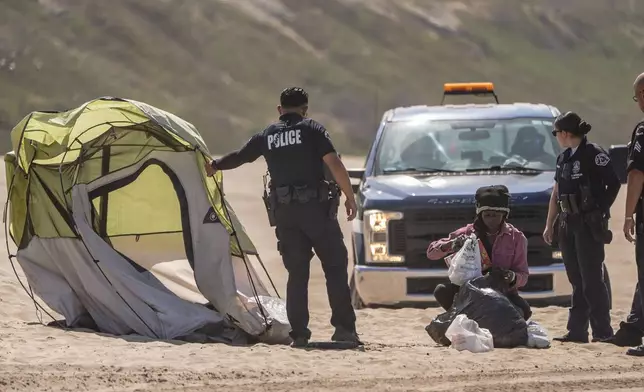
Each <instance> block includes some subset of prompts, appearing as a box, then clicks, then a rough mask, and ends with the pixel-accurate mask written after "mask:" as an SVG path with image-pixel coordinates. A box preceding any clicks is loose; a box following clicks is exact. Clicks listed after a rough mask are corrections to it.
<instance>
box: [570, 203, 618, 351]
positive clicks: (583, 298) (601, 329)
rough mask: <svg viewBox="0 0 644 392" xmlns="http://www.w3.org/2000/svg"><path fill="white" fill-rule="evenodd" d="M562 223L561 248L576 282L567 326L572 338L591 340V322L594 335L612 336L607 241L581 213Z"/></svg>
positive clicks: (571, 280)
mask: <svg viewBox="0 0 644 392" xmlns="http://www.w3.org/2000/svg"><path fill="white" fill-rule="evenodd" d="M560 224H561V225H562V226H560V227H559V248H560V249H561V255H562V258H563V262H564V265H565V267H566V274H567V275H568V281H569V282H570V284H571V285H572V306H571V307H570V310H569V314H568V325H567V329H568V332H569V334H570V337H571V338H575V339H587V337H588V325H589V324H590V327H591V328H592V334H593V338H597V339H605V338H609V337H611V336H613V328H612V327H611V325H610V301H609V294H608V288H607V287H606V284H605V282H604V242H603V241H600V240H599V239H596V238H595V237H594V236H593V234H592V232H591V230H590V227H589V226H588V224H587V223H586V222H584V219H583V216H582V215H581V214H576V215H567V216H565V217H562V219H561V221H560Z"/></svg>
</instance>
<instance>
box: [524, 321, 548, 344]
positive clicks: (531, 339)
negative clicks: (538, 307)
mask: <svg viewBox="0 0 644 392" xmlns="http://www.w3.org/2000/svg"><path fill="white" fill-rule="evenodd" d="M527 345H528V347H534V348H548V347H550V337H549V336H548V330H546V329H545V328H544V327H542V326H541V325H540V324H539V323H537V322H535V321H530V322H529V323H528V344H527Z"/></svg>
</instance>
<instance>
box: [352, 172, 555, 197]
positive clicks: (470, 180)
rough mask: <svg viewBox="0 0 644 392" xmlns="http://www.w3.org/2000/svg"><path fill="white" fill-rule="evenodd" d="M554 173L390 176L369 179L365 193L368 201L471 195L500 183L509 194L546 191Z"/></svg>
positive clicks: (552, 181)
mask: <svg viewBox="0 0 644 392" xmlns="http://www.w3.org/2000/svg"><path fill="white" fill-rule="evenodd" d="M553 177H554V172H551V171H547V172H543V173H539V174H536V175H535V174H523V175H522V174H507V173H498V174H479V173H468V174H451V173H447V174H437V175H427V174H418V175H414V174H390V175H381V176H377V177H370V178H368V179H367V180H366V182H365V184H364V185H365V189H364V194H365V196H366V197H368V198H371V199H405V198H409V197H412V198H413V197H429V196H457V195H466V196H474V194H475V193H476V190H477V189H478V188H480V187H482V186H487V185H498V184H503V185H505V186H507V187H508V189H509V190H510V193H511V194H514V195H516V194H520V193H536V192H545V191H548V190H550V189H551V188H552V187H553V186H554V179H553Z"/></svg>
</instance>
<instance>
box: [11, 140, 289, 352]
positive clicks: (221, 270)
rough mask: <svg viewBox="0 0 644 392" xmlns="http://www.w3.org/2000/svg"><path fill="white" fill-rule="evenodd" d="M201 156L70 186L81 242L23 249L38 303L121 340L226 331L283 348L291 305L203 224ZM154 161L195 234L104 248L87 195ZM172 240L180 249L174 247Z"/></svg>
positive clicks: (168, 155) (122, 240) (167, 157)
mask: <svg viewBox="0 0 644 392" xmlns="http://www.w3.org/2000/svg"><path fill="white" fill-rule="evenodd" d="M195 154H196V152H195V151H184V152H175V151H159V150H157V151H153V152H151V153H150V154H149V156H147V157H146V158H144V159H142V160H140V161H139V162H138V163H136V164H135V165H132V166H128V167H125V168H123V169H120V170H117V171H114V172H112V173H110V174H108V175H106V176H103V177H100V178H98V179H97V180H95V181H93V182H90V183H89V184H82V183H81V184H76V185H74V186H73V188H72V189H71V201H72V217H73V223H74V226H75V230H76V231H77V232H78V234H79V236H80V238H78V239H75V238H34V239H32V241H31V242H30V243H29V245H28V246H27V247H26V248H24V249H20V250H19V251H18V252H17V260H18V261H19V263H20V264H21V266H22V267H23V270H24V271H25V273H26V274H27V276H28V278H29V281H30V283H31V285H32V286H33V288H34V291H35V292H36V293H37V294H38V296H40V297H41V298H43V300H44V301H45V302H46V303H47V304H48V305H49V306H50V307H51V308H53V309H54V310H55V311H57V312H59V313H60V314H62V315H63V316H64V317H65V318H66V320H68V323H69V322H73V320H76V319H78V318H79V317H81V316H82V315H83V314H85V313H89V315H90V316H91V317H92V319H93V320H94V321H95V322H96V324H97V326H98V327H99V329H100V330H102V331H104V332H108V333H111V334H115V335H123V334H128V333H136V334H140V335H144V336H149V337H152V338H161V339H175V338H179V337H182V336H186V335H190V334H191V333H195V332H197V331H199V330H200V329H202V328H204V327H207V326H212V325H218V324H219V325H220V324H224V325H226V326H227V327H236V328H239V329H241V330H243V331H244V332H245V333H247V334H248V335H250V336H253V337H256V338H257V339H258V340H259V341H262V342H267V343H285V342H287V341H288V340H289V337H288V331H289V329H290V326H289V324H288V320H287V318H286V307H285V302H284V301H283V300H281V299H278V298H274V297H272V296H271V295H270V294H269V292H268V290H267V289H266V287H264V285H263V284H262V281H261V279H260V278H259V276H258V275H257V273H256V272H255V270H254V269H253V267H252V264H251V263H250V260H249V259H248V256H247V255H246V254H244V259H242V258H240V257H236V256H233V255H232V254H231V249H230V234H229V233H228V231H227V230H226V228H225V227H224V226H223V225H222V224H221V223H218V222H207V221H204V217H206V216H207V215H208V213H209V210H211V205H210V202H209V201H208V197H207V194H206V193H205V192H196V191H190V190H193V189H200V188H203V185H202V183H201V177H200V173H199V167H198V166H197V165H196V162H197V159H196V157H195ZM150 162H154V163H155V164H157V163H160V164H163V166H164V167H165V168H166V169H167V170H169V171H171V172H172V173H174V174H175V177H176V178H177V179H178V181H179V182H180V184H179V186H180V187H181V188H183V189H184V190H186V192H183V195H184V197H185V200H184V202H185V204H186V206H187V209H186V210H182V214H187V215H186V216H185V217H184V218H185V220H186V221H187V222H189V227H183V231H184V232H185V231H188V232H189V233H188V234H189V236H185V234H186V233H183V232H182V233H170V234H167V233H166V234H163V233H161V234H158V235H156V234H153V235H148V236H146V237H145V239H144V240H143V241H142V242H140V239H138V238H136V237H135V236H129V237H128V236H123V237H114V238H112V239H111V242H108V241H106V240H105V239H104V238H103V237H101V236H100V235H99V234H98V233H97V232H96V231H95V229H94V227H93V226H92V224H91V222H92V209H93V205H92V201H91V200H90V194H91V192H93V191H96V190H97V189H101V188H105V187H113V188H114V189H118V186H119V185H118V184H119V182H121V181H123V179H125V178H129V179H130V180H132V178H133V176H135V174H136V173H137V172H138V171H140V170H141V169H142V168H144V167H145V166H146V165H150ZM133 181H134V182H136V178H134V180H133ZM155 191H159V192H162V191H165V190H155ZM159 213H163V212H162V211H160V212H159ZM172 236H174V237H172ZM172 238H173V239H174V240H176V241H175V242H176V246H175V247H173V246H171V245H172V244H170V245H169V244H168V243H169V242H172V241H169V239H172ZM185 238H190V239H191V243H190V244H189V247H190V248H191V249H192V252H191V253H192V255H191V260H187V259H185V257H186V256H185V250H184V246H186V244H184V242H183V241H184V239H185ZM162 243H163V246H160V244H162ZM182 257H183V258H182ZM249 274H250V278H249ZM258 301H259V303H258ZM206 304H210V305H212V308H210V307H207V306H204V305H206ZM213 338H217V336H213Z"/></svg>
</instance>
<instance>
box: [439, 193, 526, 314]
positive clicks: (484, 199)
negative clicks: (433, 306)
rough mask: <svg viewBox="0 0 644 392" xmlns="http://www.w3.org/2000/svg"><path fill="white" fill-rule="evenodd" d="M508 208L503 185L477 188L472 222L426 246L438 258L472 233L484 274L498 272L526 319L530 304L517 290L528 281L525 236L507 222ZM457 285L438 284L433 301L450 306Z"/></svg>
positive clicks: (445, 306)
mask: <svg viewBox="0 0 644 392" xmlns="http://www.w3.org/2000/svg"><path fill="white" fill-rule="evenodd" d="M509 212H510V193H509V191H508V188H507V187H505V186H504V185H495V186H489V187H482V188H479V189H478V190H477V191H476V218H475V219H474V223H470V224H468V225H466V226H465V227H461V228H460V229H458V230H456V231H454V232H452V233H450V235H449V237H448V238H443V239H440V240H436V241H434V242H432V243H431V244H429V247H428V248H427V258H428V259H430V260H438V259H440V258H443V257H445V256H447V255H449V254H451V253H454V252H456V251H458V250H459V249H460V248H461V247H462V246H463V243H464V242H465V239H466V237H467V236H469V235H470V234H472V233H475V234H476V236H477V238H478V239H479V249H480V250H481V264H482V265H481V270H482V271H483V274H486V273H488V272H491V271H493V270H496V272H500V273H501V274H502V276H503V277H504V279H505V280H506V282H508V283H509V287H510V288H509V290H507V291H506V293H505V295H506V296H507V297H508V299H509V300H510V301H511V302H512V303H513V304H514V305H516V306H517V307H518V308H520V309H521V310H522V311H523V317H524V318H525V319H526V320H528V319H529V318H530V316H531V315H532V311H531V310H530V305H529V304H528V303H527V302H526V300H524V299H523V298H521V297H520V296H519V293H518V290H517V289H519V288H520V287H523V286H525V284H526V283H527V282H528V274H529V271H528V240H527V238H526V237H525V235H524V234H523V233H522V232H521V231H519V230H518V229H517V228H516V227H514V226H512V225H511V224H509V223H507V222H506V219H507V217H508V214H509ZM459 289H460V287H459V286H457V285H455V284H453V283H448V284H439V285H438V286H436V289H435V290H434V297H435V298H436V301H437V302H438V303H439V304H440V305H441V306H442V307H443V308H444V309H445V310H449V308H451V307H452V303H453V302H454V296H455V295H456V294H457V293H458V291H459Z"/></svg>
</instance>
